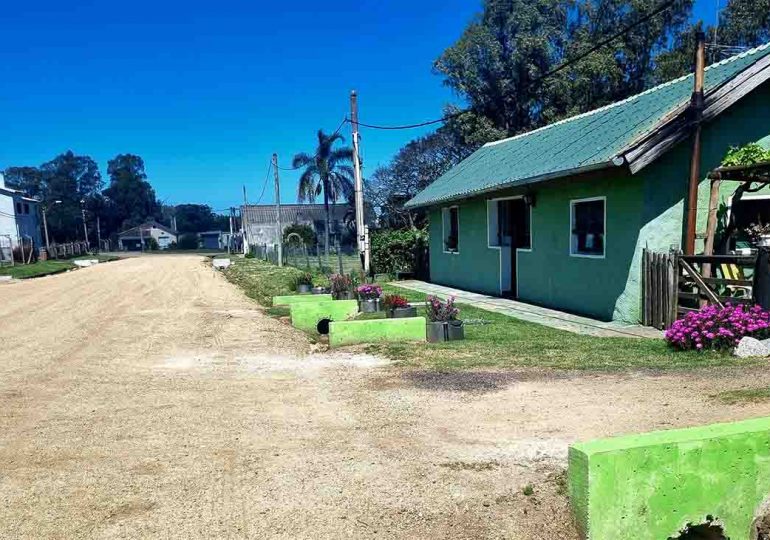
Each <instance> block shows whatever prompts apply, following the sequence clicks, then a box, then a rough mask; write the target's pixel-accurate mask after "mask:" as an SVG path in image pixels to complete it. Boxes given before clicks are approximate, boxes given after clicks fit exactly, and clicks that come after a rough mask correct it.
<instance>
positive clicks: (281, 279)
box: [224, 258, 328, 307]
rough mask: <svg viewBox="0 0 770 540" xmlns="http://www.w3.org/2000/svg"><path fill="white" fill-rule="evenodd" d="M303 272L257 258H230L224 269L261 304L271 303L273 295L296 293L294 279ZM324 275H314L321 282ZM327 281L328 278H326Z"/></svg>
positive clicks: (233, 281)
mask: <svg viewBox="0 0 770 540" xmlns="http://www.w3.org/2000/svg"><path fill="white" fill-rule="evenodd" d="M303 273H304V271H303V270H299V269H297V268H294V267H292V266H284V267H279V266H276V265H274V264H272V263H269V262H265V261H262V260H259V259H245V258H244V259H232V264H231V265H230V266H229V268H227V269H225V270H224V274H225V277H227V279H228V280H229V281H231V282H232V283H234V284H236V285H237V286H239V287H240V288H241V289H243V290H244V291H245V292H246V295H247V296H249V297H250V298H253V299H254V300H256V301H257V302H259V303H260V304H262V305H263V306H267V307H270V306H272V305H273V297H274V296H282V295H287V294H296V293H295V292H294V283H295V280H296V279H297V278H298V277H299V276H300V275H302V274H303ZM324 279H326V277H325V276H316V280H317V281H318V282H323V281H324ZM326 281H328V279H326Z"/></svg>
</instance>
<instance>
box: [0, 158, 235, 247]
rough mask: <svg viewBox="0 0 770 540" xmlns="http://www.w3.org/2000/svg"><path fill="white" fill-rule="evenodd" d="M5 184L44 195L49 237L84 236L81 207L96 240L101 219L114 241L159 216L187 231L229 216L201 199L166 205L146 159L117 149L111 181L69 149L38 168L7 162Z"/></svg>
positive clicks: (218, 225) (220, 223)
mask: <svg viewBox="0 0 770 540" xmlns="http://www.w3.org/2000/svg"><path fill="white" fill-rule="evenodd" d="M3 173H4V175H5V182H6V184H7V185H8V186H9V187H11V188H15V189H20V190H22V191H24V192H26V193H27V194H28V195H30V196H31V197H35V198H38V199H40V200H41V205H42V206H43V207H44V208H45V209H46V217H47V221H48V234H49V237H50V239H51V242H68V241H72V240H82V239H83V217H82V216H83V213H82V212H83V210H85V213H86V225H87V227H88V234H89V239H90V240H91V241H92V242H93V241H95V240H96V227H97V225H96V221H97V217H98V218H99V223H100V228H101V236H102V238H104V239H107V238H111V239H113V240H115V239H116V238H117V233H119V232H120V231H122V230H125V229H128V228H131V227H135V226H137V225H139V224H141V223H143V222H145V221H148V220H155V221H158V222H160V223H163V224H164V225H166V226H169V227H170V226H172V225H173V220H174V218H175V220H176V225H177V228H178V229H179V231H180V232H183V233H197V232H201V231H205V230H217V229H222V230H226V229H228V228H229V218H228V216H222V215H217V214H215V213H214V212H213V210H212V209H211V207H210V206H207V205H202V204H180V205H177V206H169V205H164V204H163V203H162V202H161V201H159V200H158V198H157V196H156V194H155V190H154V189H153V187H152V185H151V184H150V182H149V181H148V179H147V173H146V171H145V166H144V160H143V159H142V158H141V157H139V156H137V155H133V154H119V155H117V156H115V157H114V158H113V159H111V160H109V161H108V162H107V182H106V185H105V181H104V179H103V178H102V175H101V172H100V171H99V167H98V165H97V164H96V161H94V160H93V159H92V158H91V157H89V156H79V155H76V154H74V153H73V152H72V151H67V152H65V153H63V154H61V155H58V156H56V157H55V158H53V159H52V160H51V161H48V162H46V163H43V164H42V165H40V166H39V167H30V166H24V167H8V168H7V169H5V171H3Z"/></svg>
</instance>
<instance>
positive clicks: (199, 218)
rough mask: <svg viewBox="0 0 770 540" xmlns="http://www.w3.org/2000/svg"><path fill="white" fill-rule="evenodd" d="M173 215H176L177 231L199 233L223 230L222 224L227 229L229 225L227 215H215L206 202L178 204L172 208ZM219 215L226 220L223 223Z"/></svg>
mask: <svg viewBox="0 0 770 540" xmlns="http://www.w3.org/2000/svg"><path fill="white" fill-rule="evenodd" d="M174 215H175V216H176V227H177V230H178V231H179V232H191V233H199V232H204V231H212V230H224V229H223V228H222V225H225V224H226V229H227V230H229V227H230V225H229V218H227V216H217V215H216V214H215V213H214V211H213V210H212V209H211V207H210V206H208V205H206V204H178V205H176V207H175V208H174ZM221 217H224V218H225V219H226V220H228V221H227V222H226V223H224V222H223V221H222V220H221Z"/></svg>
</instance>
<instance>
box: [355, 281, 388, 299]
mask: <svg viewBox="0 0 770 540" xmlns="http://www.w3.org/2000/svg"><path fill="white" fill-rule="evenodd" d="M356 292H357V293H358V297H359V298H361V300H374V299H376V298H379V297H380V296H382V287H380V286H379V285H369V284H366V285H361V286H360V287H359V288H358V289H357V290H356Z"/></svg>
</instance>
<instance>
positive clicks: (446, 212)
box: [441, 204, 460, 255]
mask: <svg viewBox="0 0 770 540" xmlns="http://www.w3.org/2000/svg"><path fill="white" fill-rule="evenodd" d="M452 208H456V209H457V249H455V250H448V249H447V248H446V240H447V236H446V226H447V218H449V219H451V217H450V216H451V215H452V214H451V210H452ZM441 248H442V249H443V251H444V253H446V254H447V255H459V254H460V207H459V206H458V205H456V204H455V205H452V206H444V207H443V208H441Z"/></svg>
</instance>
